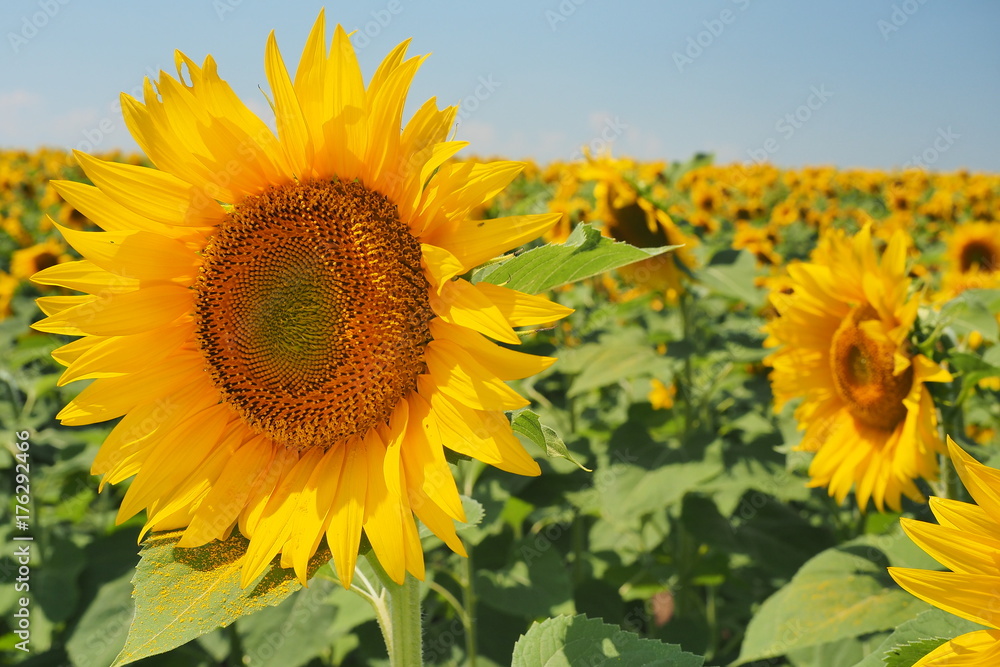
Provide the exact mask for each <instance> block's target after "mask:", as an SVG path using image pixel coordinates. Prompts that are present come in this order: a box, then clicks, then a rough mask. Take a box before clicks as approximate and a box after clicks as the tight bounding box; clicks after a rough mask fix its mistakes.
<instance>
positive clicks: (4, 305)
mask: <svg viewBox="0 0 1000 667" xmlns="http://www.w3.org/2000/svg"><path fill="white" fill-rule="evenodd" d="M20 284H21V281H20V280H18V279H17V278H15V277H13V276H11V275H10V274H9V273H6V272H4V271H0V320H3V319H5V318H6V317H7V316H8V315H10V314H11V312H12V311H11V309H10V304H11V302H12V301H13V300H14V293H15V292H16V291H17V287H18V285H20Z"/></svg>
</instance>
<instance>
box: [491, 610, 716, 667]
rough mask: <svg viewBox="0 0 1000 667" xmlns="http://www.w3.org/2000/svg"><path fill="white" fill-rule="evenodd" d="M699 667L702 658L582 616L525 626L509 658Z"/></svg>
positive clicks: (531, 664) (550, 666)
mask: <svg viewBox="0 0 1000 667" xmlns="http://www.w3.org/2000/svg"><path fill="white" fill-rule="evenodd" d="M598 663H599V664H601V665H622V666H625V665H648V666H649V667H701V665H703V664H704V660H703V659H702V658H699V657H698V656H696V655H692V654H691V653H685V652H684V651H682V650H681V648H680V647H679V646H675V645H672V644H663V643H661V642H658V641H654V640H651V639H643V638H641V637H639V635H636V634H634V633H631V632H626V631H624V630H622V629H621V628H618V627H616V626H613V625H608V624H607V623H602V622H601V621H600V620H598V619H592V618H587V617H586V616H582V615H581V616H559V617H557V618H550V619H548V620H546V621H543V622H542V623H536V624H534V625H532V626H531V628H529V629H528V632H527V633H525V634H524V635H523V636H522V637H521V638H520V639H518V641H517V644H515V645H514V655H513V657H512V658H511V665H512V667H543V666H544V667H572V666H573V665H592V664H598Z"/></svg>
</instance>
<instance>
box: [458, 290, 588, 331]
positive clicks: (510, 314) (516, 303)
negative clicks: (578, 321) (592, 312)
mask: <svg viewBox="0 0 1000 667" xmlns="http://www.w3.org/2000/svg"><path fill="white" fill-rule="evenodd" d="M475 287H476V288H477V289H478V290H479V291H480V292H481V293H482V294H483V295H484V296H485V297H486V298H487V299H489V300H490V301H491V302H493V304H494V305H496V307H497V308H499V309H500V312H501V313H503V316H504V318H505V319H506V320H507V322H508V323H509V324H510V325H511V326H512V327H521V326H534V325H538V324H548V323H550V322H555V321H556V320H559V319H562V318H564V317H566V316H567V315H569V314H570V313H572V312H573V309H572V308H567V307H566V306H561V305H559V304H558V303H555V302H554V301H549V300H548V299H546V298H544V297H540V296H533V295H531V294H525V293H524V292H518V291H517V290H512V289H508V288H506V287H500V286H499V285H491V284H490V283H477V284H476V286H475Z"/></svg>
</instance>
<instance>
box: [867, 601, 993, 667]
mask: <svg viewBox="0 0 1000 667" xmlns="http://www.w3.org/2000/svg"><path fill="white" fill-rule="evenodd" d="M983 629H984V628H983V626H981V625H979V624H978V623H973V622H972V621H967V620H965V619H964V618H959V617H958V616H954V615H952V614H949V613H948V612H946V611H942V610H940V609H927V610H926V611H923V612H921V613H920V614H918V615H917V616H916V617H915V618H912V619H910V620H908V621H906V622H905V623H902V624H901V625H900V626H899V627H897V628H896V629H895V630H894V631H893V633H892V634H890V635H889V636H888V637H886V638H885V640H884V641H883V642H882V643H881V644H879V645H878V646H877V647H876V648H875V650H873V651H872V652H871V653H870V654H869V655H868V656H867V657H866V658H865V659H864V660H862V661H861V662H859V663H858V664H857V665H855V667H882V666H883V665H885V666H886V667H910V666H911V665H913V664H914V663H915V662H916V661H917V660H918V659H920V658H922V657H923V656H925V655H927V654H928V653H930V652H931V651H933V650H934V649H936V648H937V647H938V646H940V645H941V644H943V643H945V642H946V641H948V640H949V639H954V638H955V637H958V636H959V635H964V634H966V633H967V632H976V631H977V630H983Z"/></svg>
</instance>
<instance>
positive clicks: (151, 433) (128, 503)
mask: <svg viewBox="0 0 1000 667" xmlns="http://www.w3.org/2000/svg"><path fill="white" fill-rule="evenodd" d="M326 45H327V41H326V36H325V28H324V18H323V14H322V13H320V15H319V18H318V19H317V21H316V23H315V25H314V26H313V28H312V31H311V32H310V34H309V37H308V40H307V42H306V45H305V48H304V51H303V53H302V57H301V60H300V61H299V65H298V68H297V70H296V72H295V75H294V78H293V77H290V76H289V73H288V71H287V70H286V68H285V65H284V62H283V60H282V56H281V54H280V53H279V51H278V46H277V43H276V41H275V39H274V34H273V33H272V34H271V36H270V37H269V38H268V41H267V47H266V57H265V65H266V73H267V77H268V80H269V82H270V87H271V92H272V99H271V103H272V106H273V108H274V110H275V115H276V125H277V135H275V134H274V133H272V131H271V130H270V129H268V126H267V125H266V124H265V123H264V121H262V120H261V119H259V118H258V117H257V116H256V115H254V114H253V113H252V112H251V111H250V110H249V109H248V108H247V107H246V106H245V105H244V104H243V103H242V102H241V101H240V99H239V98H238V97H237V96H236V95H235V94H234V93H233V91H232V89H231V88H230V87H229V85H228V84H227V83H226V82H225V81H224V80H223V79H221V78H220V76H219V74H218V71H217V68H216V63H215V61H214V60H213V59H212V57H211V56H209V57H207V58H206V59H205V61H204V63H203V64H202V65H201V66H199V65H197V64H196V63H195V62H194V61H192V60H191V59H189V58H188V57H187V56H185V55H184V54H182V53H179V52H178V53H177V54H176V58H175V60H176V64H177V70H178V72H177V78H173V77H172V76H170V75H168V74H166V73H161V74H160V76H159V78H158V80H157V81H156V82H155V84H154V83H153V82H151V81H149V80H148V79H147V80H146V81H145V86H144V101H143V102H140V101H138V100H136V99H134V98H132V97H130V96H128V95H123V96H122V108H123V113H124V117H125V121H126V123H127V125H128V128H129V130H130V131H131V133H132V135H133V136H134V137H135V139H136V141H137V142H138V144H139V146H140V147H141V148H142V149H143V150H144V152H145V153H146V155H147V156H148V157H149V160H150V161H151V162H152V163H153V165H154V166H155V168H146V167H140V166H134V165H129V164H117V163H112V162H105V161H102V160H99V159H97V158H95V157H92V156H89V155H86V154H83V153H77V159H78V160H79V161H80V164H81V166H82V167H83V170H84V171H85V172H86V174H87V176H88V177H89V178H90V179H91V181H92V182H93V183H94V184H95V186H96V187H92V186H87V185H83V184H79V183H73V182H68V181H64V182H59V183H56V184H55V185H56V187H57V189H58V190H59V193H60V195H62V197H64V198H65V199H66V201H68V202H70V203H71V204H72V205H73V206H75V207H76V208H77V210H79V211H80V212H81V213H82V214H83V215H85V216H86V217H87V218H89V219H90V220H93V221H94V222H95V223H96V224H97V225H98V226H99V227H101V228H102V229H104V230H105V231H103V232H80V231H75V230H72V229H67V228H63V227H60V230H61V232H62V233H63V235H64V236H65V237H66V239H67V241H69V243H70V244H71V245H72V246H73V247H74V248H76V249H77V250H78V251H79V252H80V254H81V255H82V256H83V257H84V259H83V261H78V262H74V263H71V264H63V265H59V266H56V267H52V268H50V269H47V270H45V271H42V272H41V273H39V274H38V275H36V276H35V280H36V282H39V283H43V284H51V285H60V286H63V287H68V288H71V289H76V290H80V291H83V292H87V293H88V294H86V295H82V296H60V297H48V298H42V299H39V306H40V307H41V309H42V310H43V311H44V312H45V314H46V315H47V316H48V317H46V318H45V319H43V320H41V321H40V322H38V323H37V324H35V325H34V326H35V328H36V329H39V330H41V331H46V332H51V333H56V334H64V335H76V336H83V337H82V338H80V339H78V340H75V341H74V342H72V343H69V344H68V345H65V346H63V347H61V348H59V349H58V350H56V352H55V353H54V356H55V358H56V359H57V360H58V361H59V362H61V363H62V364H64V365H66V366H67V368H66V371H65V372H64V374H63V375H62V377H61V379H60V382H61V383H66V382H69V381H72V380H81V379H93V382H92V383H91V384H90V385H89V386H88V387H86V388H85V389H84V390H83V391H81V392H80V394H79V395H78V396H77V397H76V398H75V399H73V400H72V401H71V402H70V403H69V404H68V405H67V406H66V407H65V408H64V409H63V410H62V411H61V412H60V413H59V415H58V417H59V419H60V420H61V421H62V423H63V424H68V425H81V424H91V423H95V422H101V421H104V420H108V419H114V418H117V417H123V419H122V420H121V422H120V423H119V424H118V425H117V426H115V428H114V429H113V430H112V431H111V432H110V434H109V436H108V437H107V439H106V440H105V442H104V444H103V446H102V448H101V450H100V452H99V453H98V455H97V457H96V459H95V461H94V464H93V468H92V472H93V473H94V474H96V475H101V476H102V480H101V484H102V486H103V485H104V484H105V483H111V484H117V483H119V482H122V481H123V480H125V479H127V478H130V477H133V476H134V480H133V481H132V483H131V486H130V487H129V489H128V492H127V493H126V494H125V497H124V499H123V501H122V505H121V508H120V511H119V514H118V521H119V522H122V521H125V520H126V519H128V518H130V517H132V516H134V515H136V514H137V513H139V512H141V511H143V510H145V511H146V516H147V519H146V523H145V527H144V529H143V531H142V533H143V535H144V534H145V533H146V532H147V531H150V530H170V529H180V528H183V535H182V537H181V538H180V541H179V543H178V546H180V547H195V546H199V545H203V544H206V543H208V542H210V541H212V540H217V539H226V538H227V537H228V536H229V535H230V534H231V533H232V531H234V530H239V531H240V532H241V533H242V534H243V535H244V536H246V537H247V538H249V547H248V551H247V553H246V558H245V564H244V567H243V570H242V583H243V585H244V586H246V585H248V584H249V583H250V582H252V581H253V580H254V579H255V578H256V577H258V576H259V575H260V574H261V573H262V572H263V571H264V570H265V568H266V567H267V565H268V563H270V562H271V561H272V559H274V558H275V557H276V556H278V554H280V564H281V566H282V567H286V568H294V571H295V573H296V575H297V577H298V578H299V579H300V580H302V581H303V582H304V581H305V580H306V577H307V572H306V568H307V563H308V561H309V558H310V557H311V556H312V555H313V554H314V552H315V551H316V550H317V548H318V546H319V544H320V542H321V540H322V539H324V537H325V539H326V541H327V544H328V545H329V548H330V550H331V552H332V554H333V560H334V565H335V568H336V571H337V573H338V576H339V578H340V580H341V582H342V583H343V584H344V585H345V586H348V585H350V582H351V579H352V574H353V571H354V566H355V562H356V560H357V554H358V546H359V542H360V540H361V536H362V532H363V533H364V534H365V535H366V536H367V538H368V540H369V541H370V542H371V546H372V549H373V551H374V554H375V556H376V557H377V558H378V560H379V561H380V563H381V564H382V566H383V567H384V569H385V570H386V572H387V573H388V574H389V576H391V577H392V579H393V580H395V581H397V582H402V581H403V579H404V577H405V573H406V572H407V571H409V572H410V573H412V574H413V575H414V576H416V577H418V578H420V577H422V576H423V573H424V560H423V553H422V551H421V546H420V540H419V538H418V533H417V529H416V525H415V522H414V515H416V517H417V518H419V519H420V521H422V522H423V523H424V524H425V525H426V526H427V527H428V528H429V529H430V530H431V531H433V532H434V533H435V534H436V535H438V536H439V537H440V538H441V539H442V540H443V541H444V542H445V543H446V544H447V545H448V546H449V547H450V548H451V549H453V550H454V551H456V552H458V553H460V554H464V550H463V547H462V543H461V542H460V541H459V539H458V538H457V536H456V533H455V526H454V522H455V521H463V520H464V518H465V515H464V513H463V510H462V505H461V502H460V499H459V495H458V492H457V490H456V486H455V481H454V479H453V477H452V474H451V471H450V468H449V465H448V463H447V462H446V459H445V455H444V450H443V446H446V447H448V448H449V449H451V450H453V451H455V452H458V453H460V454H464V455H468V456H470V457H474V458H477V459H479V460H481V461H484V462H486V463H489V464H492V465H494V466H496V467H498V468H500V469H502V470H506V471H510V472H515V473H519V474H524V475H537V474H539V467H538V465H537V463H536V462H535V460H534V459H532V458H531V456H529V455H528V453H527V452H526V451H525V450H524V449H523V448H522V447H521V445H520V443H519V441H518V440H517V439H516V438H515V437H514V435H513V433H512V431H511V428H510V423H509V421H508V419H507V418H506V417H505V416H504V411H507V410H512V409H516V408H520V407H522V406H524V405H526V404H527V401H526V400H525V399H523V398H522V397H521V396H519V395H518V394H517V393H515V392H514V391H513V390H511V389H510V388H509V387H508V386H507V385H506V384H505V383H504V382H503V381H504V380H510V379H515V378H522V377H526V376H528V375H531V374H534V373H537V372H539V371H541V370H542V369H544V368H546V367H548V366H549V365H551V364H552V363H553V361H554V359H552V358H549V357H537V356H531V355H527V354H524V353H521V352H517V351H514V350H511V349H508V348H507V347H501V346H499V345H497V344H495V343H494V342H493V341H492V340H490V339H493V340H495V341H500V342H502V343H505V344H507V345H512V346H513V345H517V344H518V343H519V342H520V339H519V335H518V332H517V331H515V330H514V328H513V327H519V326H534V325H539V324H545V323H549V322H553V321H555V320H558V319H559V318H562V317H564V316H565V315H567V314H568V313H569V312H571V311H570V310H569V309H567V308H564V307H562V306H559V305H557V304H555V303H552V302H550V301H548V300H547V299H544V298H541V297H537V296H532V295H528V294H524V293H521V292H518V291H515V290H512V289H507V288H504V287H497V286H494V285H489V284H473V283H471V282H469V281H467V280H464V279H462V278H457V276H459V275H462V274H464V273H466V272H468V271H469V270H470V269H472V268H473V267H475V266H477V265H479V264H481V263H483V262H484V261H486V260H487V259H489V258H491V257H494V256H495V255H496V254H498V253H501V252H503V251H506V250H508V249H510V248H513V247H516V246H518V245H521V244H523V243H524V242H526V241H528V240H531V239H533V238H536V237H537V236H539V235H540V234H542V233H543V232H544V231H545V230H546V229H548V227H550V226H551V225H552V224H553V223H554V222H555V220H556V218H557V216H555V215H548V214H547V215H523V216H515V217H508V218H500V219H496V220H482V221H476V222H470V221H469V220H468V219H467V214H468V212H469V211H471V210H472V209H473V208H474V207H475V206H477V205H478V204H480V203H482V202H483V201H485V200H487V199H489V198H490V197H492V196H494V195H495V194H496V193H497V192H499V191H500V190H502V189H503V188H504V187H505V186H506V185H507V184H508V183H509V182H510V181H511V180H512V179H513V178H514V177H515V176H516V175H517V174H518V172H519V171H520V170H521V168H522V166H523V165H522V164H520V163H514V162H493V163H489V164H473V163H454V162H452V163H447V161H448V159H449V158H451V157H452V156H453V155H455V153H456V152H457V151H458V150H459V149H461V148H463V147H464V146H465V145H466V144H465V142H458V141H446V136H447V134H448V132H449V130H450V128H451V127H452V126H453V123H454V120H455V114H456V112H457V107H448V108H446V109H444V110H439V109H438V108H437V105H436V103H435V101H434V100H433V99H432V100H430V101H428V102H427V103H425V104H424V105H423V106H421V107H420V108H419V109H418V110H417V111H416V113H415V114H414V116H413V118H412V119H411V120H410V121H409V122H408V123H407V124H406V126H405V128H404V129H403V130H402V132H400V128H401V127H402V112H403V106H404V102H405V97H406V93H407V90H408V88H409V86H410V82H411V81H412V79H413V77H414V74H415V73H416V71H417V68H418V67H419V65H420V64H421V63H422V61H423V58H422V57H411V58H406V57H405V52H406V49H407V42H404V43H402V44H400V45H399V46H398V47H396V48H395V49H394V50H393V51H392V52H391V53H390V54H389V55H388V56H387V57H386V58H385V59H384V60H383V61H382V63H381V65H380V66H379V67H378V69H377V71H376V72H375V74H374V76H373V77H372V79H371V80H370V81H369V83H368V85H367V86H365V84H364V81H363V79H362V76H361V71H360V69H359V65H358V61H357V58H356V55H355V53H354V50H353V48H352V46H351V43H350V41H349V39H348V35H347V33H345V32H344V30H343V29H342V28H341V27H340V26H339V25H338V26H337V27H336V29H335V31H334V35H333V39H332V44H330V46H329V48H327V46H326ZM185 74H186V77H185Z"/></svg>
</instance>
